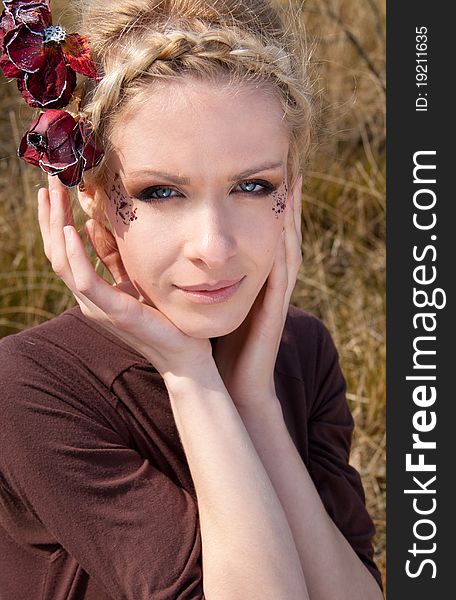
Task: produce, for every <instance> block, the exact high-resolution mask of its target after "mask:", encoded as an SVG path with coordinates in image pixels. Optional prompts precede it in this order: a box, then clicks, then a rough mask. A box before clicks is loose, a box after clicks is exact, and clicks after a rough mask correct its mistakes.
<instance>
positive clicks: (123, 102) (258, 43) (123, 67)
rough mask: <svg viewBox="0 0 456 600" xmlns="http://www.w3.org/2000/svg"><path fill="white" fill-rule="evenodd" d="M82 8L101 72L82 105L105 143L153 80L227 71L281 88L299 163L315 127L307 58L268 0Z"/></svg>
mask: <svg viewBox="0 0 456 600" xmlns="http://www.w3.org/2000/svg"><path fill="white" fill-rule="evenodd" d="M82 14H83V30H85V33H86V34H87V35H88V37H89V39H90V45H91V50H92V54H93V57H94V60H95V62H96V63H97V67H98V70H99V72H100V73H101V75H102V77H101V80H100V81H99V82H98V83H97V84H96V85H92V87H87V88H86V89H85V91H83V92H82V103H81V104H82V109H83V111H84V112H85V113H86V114H87V116H88V117H89V119H90V120H91V121H92V123H93V126H94V128H95V131H96V132H97V135H98V136H99V137H100V141H101V143H102V145H103V146H104V148H105V149H107V150H109V145H110V131H111V130H112V127H113V126H114V125H115V123H116V122H117V121H118V119H120V118H121V116H122V111H123V109H124V108H126V107H129V106H130V102H131V101H132V100H134V99H135V98H137V97H138V94H139V93H140V92H141V91H142V90H144V89H145V88H147V86H149V85H150V84H151V83H152V82H153V81H154V80H155V81H156V80H166V79H168V80H169V79H176V77H182V76H185V75H187V74H191V75H193V76H197V77H200V78H206V79H208V80H209V81H213V82H218V81H219V80H220V77H221V76H225V77H226V76H227V75H228V76H229V77H230V81H232V82H233V83H242V82H245V81H254V82H255V83H256V84H257V85H258V84H264V85H268V86H269V87H270V88H272V89H273V90H274V91H275V92H276V93H277V96H278V98H279V100H280V101H281V104H282V107H283V110H284V120H285V121H286V122H287V124H288V125H289V128H290V131H291V133H292V137H291V144H290V170H291V172H292V174H296V173H297V172H298V171H299V170H300V169H301V165H302V164H303V161H305V159H306V157H307V150H308V147H309V139H310V138H309V136H310V129H311V128H310V123H311V110H310V108H311V102H310V90H309V84H308V80H307V73H306V68H305V67H306V60H305V57H304V56H303V55H302V53H299V52H298V53H295V52H294V51H293V47H294V42H295V41H296V40H295V38H294V37H293V35H292V32H291V31H289V30H287V29H286V28H285V26H284V24H283V23H282V21H281V19H280V18H279V15H278V13H277V12H276V11H275V10H274V8H273V7H272V5H271V4H270V2H269V0H119V1H118V2H116V5H115V8H114V10H113V7H112V3H111V2H108V0H86V1H85V2H83V9H82ZM87 85H88V86H90V84H87ZM102 164H103V163H102ZM101 166H102V165H101Z"/></svg>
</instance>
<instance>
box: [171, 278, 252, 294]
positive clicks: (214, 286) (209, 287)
mask: <svg viewBox="0 0 456 600" xmlns="http://www.w3.org/2000/svg"><path fill="white" fill-rule="evenodd" d="M241 279H242V277H239V278H238V279H223V280H221V281H217V282H216V283H200V284H198V285H185V286H184V285H178V286H176V287H178V288H180V289H181V290H185V291H188V292H212V291H214V290H221V289H224V288H227V287H230V286H232V285H235V284H236V283H238V282H239V281H241Z"/></svg>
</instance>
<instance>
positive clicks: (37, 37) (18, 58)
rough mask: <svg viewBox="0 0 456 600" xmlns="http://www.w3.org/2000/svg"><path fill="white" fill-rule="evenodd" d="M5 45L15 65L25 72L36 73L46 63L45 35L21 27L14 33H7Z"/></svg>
mask: <svg viewBox="0 0 456 600" xmlns="http://www.w3.org/2000/svg"><path fill="white" fill-rule="evenodd" d="M4 47H5V52H6V54H7V56H8V58H9V59H10V61H11V62H12V64H13V66H14V67H16V68H17V69H19V70H20V71H24V73H36V71H38V69H39V68H40V67H41V66H42V65H43V64H44V60H45V58H46V57H45V54H44V46H43V35H42V34H39V33H33V32H32V31H30V30H29V29H27V28H26V27H19V28H18V29H16V30H15V31H14V32H13V33H12V34H7V35H6V36H5V39H4ZM4 71H5V69H4Z"/></svg>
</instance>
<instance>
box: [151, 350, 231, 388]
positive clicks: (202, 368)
mask: <svg viewBox="0 0 456 600" xmlns="http://www.w3.org/2000/svg"><path fill="white" fill-rule="evenodd" d="M162 376H163V380H164V382H165V385H166V387H167V389H168V392H169V394H170V395H172V396H173V397H179V396H181V395H185V394H186V393H187V392H188V391H189V390H191V389H199V390H204V389H206V390H214V389H223V390H225V391H226V388H225V386H224V384H223V381H222V378H221V377H220V373H219V372H218V370H217V366H216V364H215V361H214V359H213V358H212V356H209V357H206V358H205V359H204V360H201V361H200V362H197V363H194V362H192V364H191V365H188V366H187V367H186V368H185V369H181V370H180V371H178V372H177V371H172V372H171V371H167V372H165V373H163V374H162Z"/></svg>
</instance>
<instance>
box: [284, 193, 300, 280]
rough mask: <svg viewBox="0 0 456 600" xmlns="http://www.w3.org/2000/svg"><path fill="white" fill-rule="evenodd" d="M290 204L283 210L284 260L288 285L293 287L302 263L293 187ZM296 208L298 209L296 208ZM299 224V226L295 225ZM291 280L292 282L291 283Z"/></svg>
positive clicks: (295, 197)
mask: <svg viewBox="0 0 456 600" xmlns="http://www.w3.org/2000/svg"><path fill="white" fill-rule="evenodd" d="M290 200H291V202H289V203H287V206H286V209H285V223H284V227H285V248H286V260H287V265H288V268H289V271H290V277H289V280H290V282H289V283H290V285H293V286H294V281H295V276H296V274H297V272H298V270H299V267H300V266H301V262H302V249H301V243H302V240H301V236H300V235H299V234H300V200H299V196H298V195H297V189H296V186H293V190H292V193H291V194H290ZM296 206H297V207H298V208H296ZM297 221H298V222H299V226H298V225H297ZM292 279H293V281H291V280H292Z"/></svg>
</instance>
